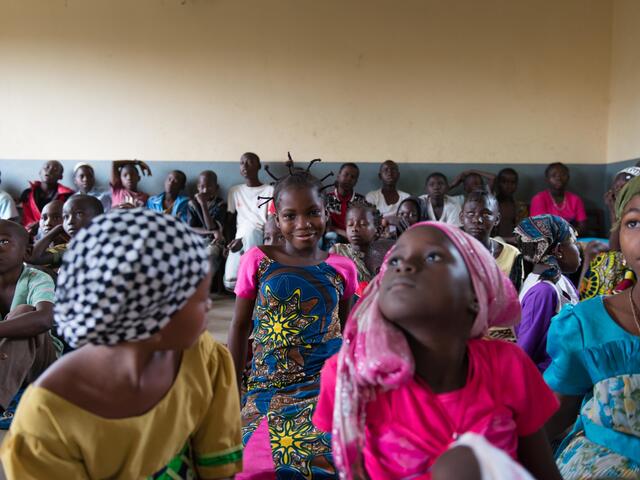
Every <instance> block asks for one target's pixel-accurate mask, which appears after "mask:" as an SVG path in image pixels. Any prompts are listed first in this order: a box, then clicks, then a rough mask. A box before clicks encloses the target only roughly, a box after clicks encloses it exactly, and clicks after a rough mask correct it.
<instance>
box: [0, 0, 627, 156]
mask: <svg viewBox="0 0 640 480" xmlns="http://www.w3.org/2000/svg"><path fill="white" fill-rule="evenodd" d="M634 2H635V0H630V1H629V2H627V3H629V4H632V3H634ZM0 9H1V10H0V106H1V108H0V159H25V158H33V159H46V158H61V159H71V160H73V159H112V158H121V157H137V158H144V159H152V160H174V159H175V160H203V161H204V160H215V161H223V160H235V159H237V158H238V156H239V154H240V153H241V152H243V151H245V150H247V149H251V150H255V151H257V152H258V153H260V154H261V156H262V157H263V158H265V159H267V160H273V159H279V158H283V156H284V155H285V154H286V151H287V150H292V152H294V153H295V154H296V156H297V157H298V158H312V157H314V156H321V157H322V158H324V159H325V160H328V161H342V160H345V161H346V160H351V161H360V162H362V161H372V162H377V161H380V160H381V159H383V158H388V157H391V158H394V159H397V160H399V161H402V162H491V163H493V162H497V163H528V162H529V163H530V162H539V163H547V162H551V161H564V162H569V163H572V162H579V163H598V162H603V161H604V160H605V157H606V144H607V142H606V135H607V111H608V110H607V109H608V95H609V89H610V85H609V65H610V62H611V58H610V56H611V25H612V6H611V1H605V0H561V1H558V0H535V1H534V0H482V1H478V0H464V1H463V0H401V1H400V0H384V1H383V0H322V1H317V0H216V1H214V0H0ZM636 10H637V9H636ZM616 21H617V22H618V23H621V22H628V23H629V28H630V29H631V20H629V19H620V18H618V17H617V19H616ZM637 24H638V22H637V21H636V25H637ZM616 39H618V36H616ZM636 43H637V42H636ZM629 48H630V47H627V48H626V50H628V49H629ZM636 66H637V62H636ZM621 68H622V67H621ZM636 78H637V77H636ZM625 81H626V80H625ZM618 83H624V82H620V81H618V82H617V83H616V86H615V88H614V94H615V92H616V91H618V90H619V88H620V87H619V86H618ZM636 84H637V82H636ZM625 85H626V83H625ZM625 91H626V90H625ZM634 93H637V92H634ZM623 95H626V93H624V91H623ZM636 98H637V96H636ZM619 109H620V108H619ZM637 111H638V108H636V112H635V121H636V125H637V122H638V114H637ZM614 130H615V131H616V132H617V131H618V130H616V129H614ZM622 136H624V135H622ZM616 151H617V150H616ZM610 153H611V152H610ZM616 155H617V154H616ZM610 158H611V156H610Z"/></svg>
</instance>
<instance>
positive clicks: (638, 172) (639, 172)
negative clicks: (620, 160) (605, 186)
mask: <svg viewBox="0 0 640 480" xmlns="http://www.w3.org/2000/svg"><path fill="white" fill-rule="evenodd" d="M622 174H625V175H628V176H630V177H640V167H627V168H623V169H622V170H620V171H619V172H618V173H616V175H615V176H616V177H617V176H618V175H622Z"/></svg>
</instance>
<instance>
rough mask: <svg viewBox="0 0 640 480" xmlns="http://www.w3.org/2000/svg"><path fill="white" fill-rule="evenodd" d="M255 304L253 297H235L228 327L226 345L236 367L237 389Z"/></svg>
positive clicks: (245, 358)
mask: <svg viewBox="0 0 640 480" xmlns="http://www.w3.org/2000/svg"><path fill="white" fill-rule="evenodd" d="M255 304H256V300H255V299H250V298H242V297H236V304H235V308H234V311H233V319H232V320H231V326H230V327H229V336H228V338H227V347H228V348H229V352H230V353H231V358H232V359H233V366H234V367H235V368H236V376H237V381H238V389H239V388H240V385H241V384H242V372H244V369H245V366H246V363H247V344H248V342H249V335H250V333H251V316H252V314H253V308H254V307H255Z"/></svg>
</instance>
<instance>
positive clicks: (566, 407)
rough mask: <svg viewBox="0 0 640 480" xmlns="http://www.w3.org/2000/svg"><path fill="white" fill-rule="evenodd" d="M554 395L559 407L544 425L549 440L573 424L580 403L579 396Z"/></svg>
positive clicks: (580, 398)
mask: <svg viewBox="0 0 640 480" xmlns="http://www.w3.org/2000/svg"><path fill="white" fill-rule="evenodd" d="M556 397H558V400H560V408H559V409H558V411H557V412H556V413H555V415H553V417H551V418H550V419H549V421H548V422H547V424H546V425H545V431H546V432H547V437H548V438H549V440H555V439H556V438H557V437H559V436H560V435H562V433H563V432H564V431H565V430H566V429H567V428H569V427H570V426H571V425H573V424H574V423H575V421H576V419H577V418H578V413H579V412H580V405H581V404H582V398H583V397H581V396H574V395H560V394H558V393H556Z"/></svg>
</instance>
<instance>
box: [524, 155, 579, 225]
mask: <svg viewBox="0 0 640 480" xmlns="http://www.w3.org/2000/svg"><path fill="white" fill-rule="evenodd" d="M544 176H545V178H546V180H547V184H548V185H549V188H548V189H547V190H543V191H542V192H539V193H537V194H535V195H534V196H533V198H532V199H531V207H530V209H529V210H530V212H529V214H530V215H531V216H532V217H534V216H536V215H547V214H548V215H556V216H558V217H561V218H564V219H565V220H566V221H567V222H569V223H570V224H571V225H573V227H574V228H575V229H576V230H577V232H578V235H584V233H585V230H586V227H587V214H586V212H585V210H584V203H582V199H581V198H580V197H579V196H578V195H576V194H575V193H572V192H569V191H568V190H567V185H568V184H569V167H567V166H566V165H565V164H563V163H551V164H550V165H548V166H547V168H546V169H545V171H544Z"/></svg>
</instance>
